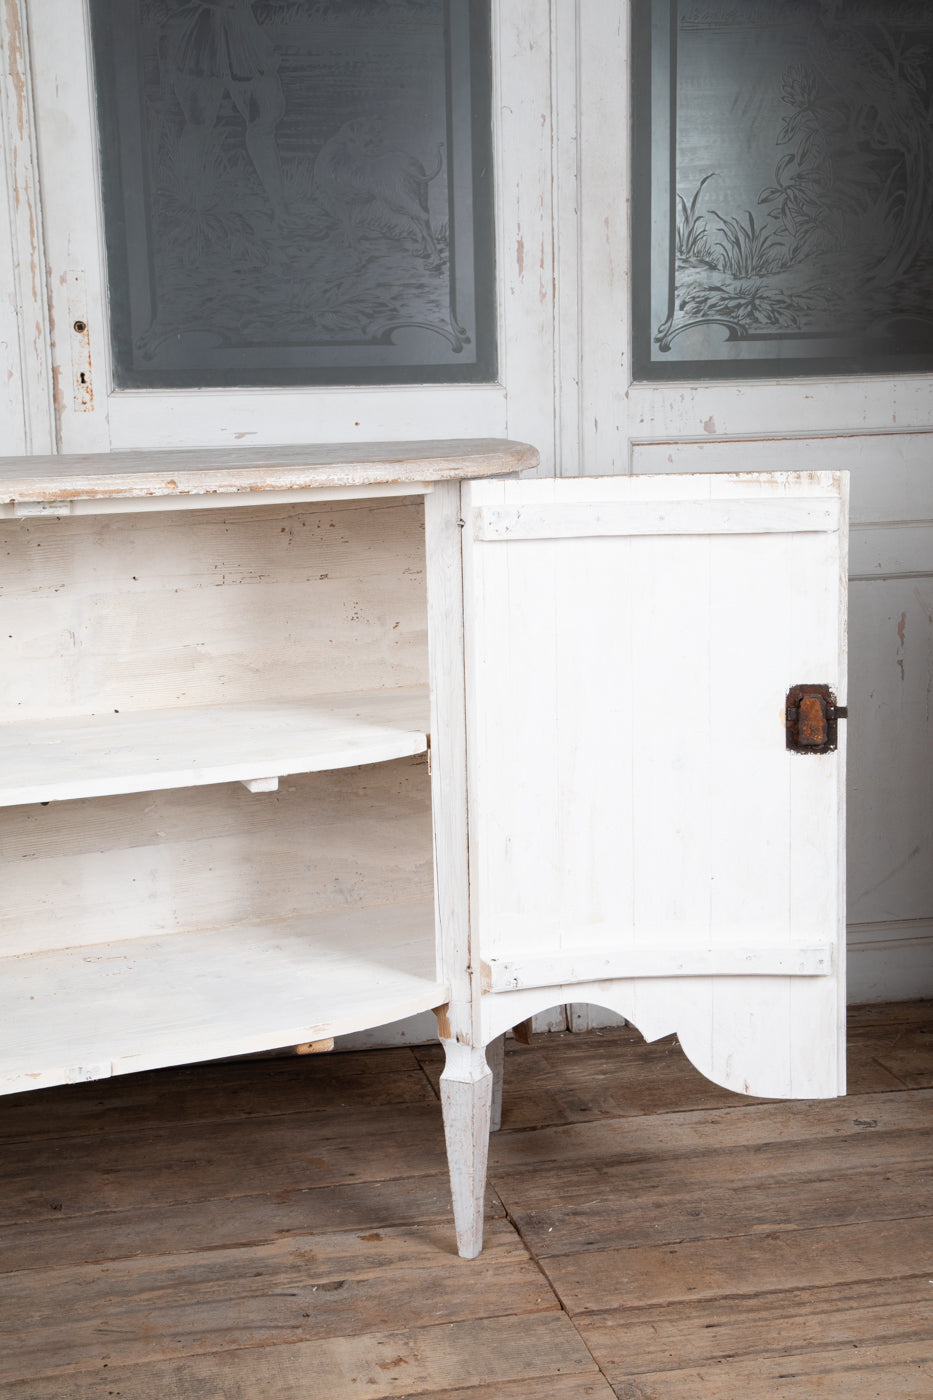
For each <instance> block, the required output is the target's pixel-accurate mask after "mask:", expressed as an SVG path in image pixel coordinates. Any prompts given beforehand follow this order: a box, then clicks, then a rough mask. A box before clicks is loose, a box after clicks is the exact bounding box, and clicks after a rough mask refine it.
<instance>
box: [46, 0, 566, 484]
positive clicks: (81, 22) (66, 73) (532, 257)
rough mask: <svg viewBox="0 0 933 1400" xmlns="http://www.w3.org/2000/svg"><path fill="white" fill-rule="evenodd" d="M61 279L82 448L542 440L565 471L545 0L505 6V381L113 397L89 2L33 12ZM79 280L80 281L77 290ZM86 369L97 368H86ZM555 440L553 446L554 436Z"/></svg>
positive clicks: (65, 438) (499, 59)
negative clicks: (81, 308) (82, 338)
mask: <svg viewBox="0 0 933 1400" xmlns="http://www.w3.org/2000/svg"><path fill="white" fill-rule="evenodd" d="M27 8H28V11H29V15H30V21H31V37H32V44H33V51H34V69H35V74H36V82H35V104H36V128H37V135H38V143H39V149H40V156H41V170H42V194H43V201H44V208H45V215H46V248H47V257H48V263H49V268H50V273H51V298H52V311H53V321H54V325H55V328H56V335H55V340H54V354H55V364H56V369H57V373H58V377H59V386H60V390H62V388H63V386H65V385H67V386H68V390H67V392H64V391H61V392H60V393H59V398H58V409H59V419H60V433H61V441H62V444H63V447H64V449H65V450H66V451H70V452H78V451H108V450H110V449H116V450H123V449H126V448H137V447H149V448H152V447H170V446H176V445H177V446H185V447H187V446H192V445H196V444H197V445H201V446H205V447H206V446H221V445H226V444H235V443H237V442H241V443H242V442H244V441H246V442H252V443H256V444H258V443H276V442H278V443H288V442H294V441H300V440H302V439H303V438H304V437H306V436H307V433H308V424H309V423H313V424H314V431H315V434H316V436H317V437H318V438H319V440H321V441H361V442H366V441H371V440H374V439H381V440H385V441H391V440H400V439H412V438H429V437H432V436H444V437H457V436H468V435H471V434H477V433H485V434H487V435H489V436H495V435H498V436H505V435H509V436H511V437H519V436H521V435H522V434H523V432H524V429H525V427H526V426H527V427H528V428H529V429H533V430H534V434H535V438H536V440H537V441H538V442H539V443H540V445H541V448H542V453H543V457H544V460H545V462H546V465H547V469H548V470H550V471H553V469H554V430H553V422H554V402H555V364H554V330H553V306H554V277H553V268H552V257H553V254H552V244H553V237H552V228H553V210H552V208H551V195H550V190H551V174H552V171H551V165H552V137H551V125H552V124H551V31H550V15H549V7H548V6H547V5H546V4H544V3H542V0H533V3H528V0H497V4H496V5H495V7H494V19H493V113H492V115H493V142H494V150H495V170H494V181H495V207H496V209H497V211H498V219H497V229H496V234H497V297H496V303H497V308H498V340H499V346H500V365H499V382H498V383H496V384H489V385H465V386H462V387H457V386H444V385H437V386H424V385H418V386H401V387H395V386H392V387H385V386H374V387H363V388H359V387H354V388H350V389H340V388H338V389H333V390H302V389H294V390H288V389H279V390H273V391H270V390H264V389H258V390H249V389H246V390H244V389H241V388H236V389H229V390H226V391H224V390H199V391H165V392H161V391H160V392H149V393H146V392H138V391H123V392H121V391H115V390H113V389H112V388H111V382H112V378H113V375H112V367H111V363H110V345H109V337H108V334H107V327H106V300H107V297H106V275H105V270H104V245H103V238H102V215H101V208H100V199H99V194H98V191H99V187H100V181H99V171H98V169H97V149H98V142H97V139H96V131H95V115H94V96H93V86H92V61H91V56H90V45H89V31H88V21H87V6H86V4H85V3H84V2H83V0H31V3H28V4H27ZM73 272H78V273H80V274H82V275H83V276H84V278H85V279H86V289H87V302H86V305H87V321H88V325H89V334H88V339H87V350H88V352H89V356H90V365H91V371H90V372H91V374H92V375H93V381H94V396H93V406H92V411H90V412H89V411H87V405H86V404H84V403H81V402H76V400H75V397H74V394H73V392H72V386H73V385H74V384H75V383H76V382H80V373H81V370H82V369H84V370H85V372H87V369H88V367H87V365H86V364H85V363H84V357H85V346H84V345H83V344H81V343H79V342H78V341H76V340H75V337H74V336H73V334H70V333H69V331H70V328H71V327H72V326H73V323H74V317H71V319H70V320H69V319H68V316H69V308H68V276H67V275H68V274H71V273H73ZM63 278H64V280H62V279H63ZM79 358H80V359H81V364H79V363H78V360H79ZM544 424H547V425H548V428H547V431H546V432H544V433H542V431H541V429H542V425H544Z"/></svg>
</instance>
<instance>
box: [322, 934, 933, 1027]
mask: <svg viewBox="0 0 933 1400" xmlns="http://www.w3.org/2000/svg"><path fill="white" fill-rule="evenodd" d="M919 997H933V919H894V920H891V921H889V922H887V923H880V924H850V925H849V936H848V955H847V1000H848V1003H849V1005H850V1006H861V1005H864V1004H865V1003H866V1002H872V1001H913V1000H914V999H915V998H919ZM619 1024H620V1018H619V1017H618V1016H617V1015H616V1014H615V1012H614V1011H607V1010H606V1009H605V1007H601V1006H587V1005H584V1004H582V1003H573V1004H572V1005H571V1006H567V1007H563V1006H562V1007H553V1008H552V1009H551V1010H550V1011H544V1012H542V1013H541V1015H540V1016H536V1017H535V1018H534V1022H533V1029H534V1030H535V1031H554V1030H561V1031H562V1030H571V1031H581V1030H597V1029H599V1028H601V1027H603V1026H617V1025H619ZM436 1038H437V1027H436V1023H435V1020H434V1017H433V1015H432V1014H431V1013H430V1012H424V1013H422V1014H421V1015H420V1016H411V1017H409V1018H408V1019H407V1020H405V1021H396V1022H394V1023H393V1024H392V1025H391V1026H376V1027H374V1028H373V1029H372V1030H369V1031H360V1032H359V1033H358V1034H356V1035H344V1036H338V1037H337V1039H336V1041H335V1045H334V1048H335V1049H336V1050H373V1049H376V1048H377V1047H380V1046H384V1045H386V1046H387V1045H423V1044H426V1043H428V1042H430V1041H432V1040H435V1039H436Z"/></svg>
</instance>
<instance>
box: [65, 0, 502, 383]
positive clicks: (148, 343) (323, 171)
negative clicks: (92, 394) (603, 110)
mask: <svg viewBox="0 0 933 1400" xmlns="http://www.w3.org/2000/svg"><path fill="white" fill-rule="evenodd" d="M90 7H91V19H92V35H93V45H94V58H95V73H96V83H97V95H98V113H99V124H100V133H101V155H102V173H103V202H104V216H105V226H106V237H107V259H108V275H109V285H110V314H111V334H112V341H113V350H114V365H115V381H116V384H117V387H122V388H170V387H201V386H214V385H273V384H281V385H294V384H303V385H327V384H374V383H384V384H392V383H425V382H428V383H430V382H442V383H460V382H470V381H479V382H490V381H494V380H495V378H496V344H495V292H494V261H493V258H494V253H493V226H492V214H493V211H492V162H491V133H490V112H491V108H490V34H489V0H90Z"/></svg>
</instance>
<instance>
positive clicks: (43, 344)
mask: <svg viewBox="0 0 933 1400" xmlns="http://www.w3.org/2000/svg"><path fill="white" fill-rule="evenodd" d="M26 9H27V6H26V0H3V3H2V4H0V362H2V365H3V372H2V374H0V452H5V453H8V452H23V453H25V452H51V451H53V449H54V446H55V420H54V413H53V404H52V356H51V341H50V332H49V307H48V297H47V286H46V278H45V266H44V256H43V255H44V244H43V223H44V211H43V207H42V199H41V195H40V189H39V170H38V161H37V156H38V152H37V148H36V135H35V128H34V123H33V83H32V78H33V74H32V63H31V53H30V32H29V24H28V22H27V14H26Z"/></svg>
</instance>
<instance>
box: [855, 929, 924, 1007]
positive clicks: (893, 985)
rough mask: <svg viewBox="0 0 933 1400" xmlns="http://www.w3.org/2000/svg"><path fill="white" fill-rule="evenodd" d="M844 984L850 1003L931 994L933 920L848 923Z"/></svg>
mask: <svg viewBox="0 0 933 1400" xmlns="http://www.w3.org/2000/svg"><path fill="white" fill-rule="evenodd" d="M846 986H847V1000H848V1002H849V1005H850V1006H859V1005H861V1004H863V1003H865V1002H870V1001H913V1000H914V999H915V998H920V997H933V919H892V920H890V921H887V922H885V923H880V924H850V925H849V936H848V956H847V963H846Z"/></svg>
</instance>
